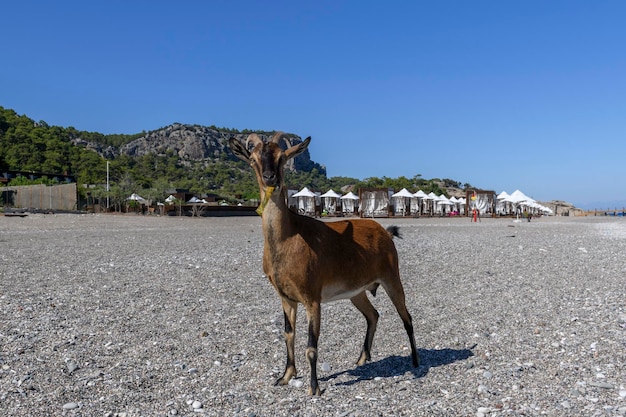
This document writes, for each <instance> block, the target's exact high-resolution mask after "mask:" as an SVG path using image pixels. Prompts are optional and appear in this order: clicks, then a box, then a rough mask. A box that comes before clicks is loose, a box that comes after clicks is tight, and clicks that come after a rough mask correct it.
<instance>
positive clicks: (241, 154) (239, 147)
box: [228, 137, 250, 162]
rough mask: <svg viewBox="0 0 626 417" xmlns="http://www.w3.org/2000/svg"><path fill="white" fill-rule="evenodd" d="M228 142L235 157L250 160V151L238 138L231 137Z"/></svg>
mask: <svg viewBox="0 0 626 417" xmlns="http://www.w3.org/2000/svg"><path fill="white" fill-rule="evenodd" d="M228 144H229V145H230V150H231V151H233V154H234V155H235V156H236V157H237V158H239V159H241V160H242V161H246V162H250V151H249V150H248V148H246V146H245V145H244V144H243V143H241V141H240V140H237V139H236V138H234V137H232V138H230V139H229V140H228Z"/></svg>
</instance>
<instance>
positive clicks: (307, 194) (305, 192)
mask: <svg viewBox="0 0 626 417" xmlns="http://www.w3.org/2000/svg"><path fill="white" fill-rule="evenodd" d="M292 197H315V193H314V192H313V191H311V190H309V189H308V188H307V187H304V188H303V189H301V190H300V191H298V192H297V193H295V194H294V195H292Z"/></svg>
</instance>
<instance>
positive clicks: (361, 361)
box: [356, 353, 372, 366]
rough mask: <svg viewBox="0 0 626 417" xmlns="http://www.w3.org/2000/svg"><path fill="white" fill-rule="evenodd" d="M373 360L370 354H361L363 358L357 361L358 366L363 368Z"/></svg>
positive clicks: (360, 357)
mask: <svg viewBox="0 0 626 417" xmlns="http://www.w3.org/2000/svg"><path fill="white" fill-rule="evenodd" d="M371 360H372V358H371V357H370V355H369V354H367V353H361V356H359V360H358V361H356V364H357V366H362V365H365V363H366V362H369V361H371Z"/></svg>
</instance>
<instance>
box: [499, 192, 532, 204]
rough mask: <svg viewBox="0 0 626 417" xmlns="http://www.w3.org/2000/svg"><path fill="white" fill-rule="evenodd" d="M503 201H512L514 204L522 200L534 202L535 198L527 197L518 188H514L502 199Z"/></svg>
mask: <svg viewBox="0 0 626 417" xmlns="http://www.w3.org/2000/svg"><path fill="white" fill-rule="evenodd" d="M504 201H508V202H510V203H514V204H519V203H521V202H523V201H526V202H529V203H530V202H533V203H534V202H535V200H533V199H532V198H530V197H528V196H527V195H526V194H524V193H523V192H521V191H520V190H515V191H513V192H512V193H511V195H509V196H508V197H507V198H505V199H504Z"/></svg>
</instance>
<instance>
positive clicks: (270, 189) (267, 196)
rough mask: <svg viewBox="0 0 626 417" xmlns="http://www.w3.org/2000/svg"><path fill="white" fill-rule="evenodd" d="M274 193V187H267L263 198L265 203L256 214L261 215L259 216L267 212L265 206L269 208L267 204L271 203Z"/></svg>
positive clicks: (262, 203)
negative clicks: (264, 211)
mask: <svg viewBox="0 0 626 417" xmlns="http://www.w3.org/2000/svg"><path fill="white" fill-rule="evenodd" d="M273 192H274V187H267V188H266V189H265V195H264V196H263V201H261V204H260V205H259V207H258V208H257V209H256V212H257V213H258V214H259V216H262V215H263V210H265V206H267V202H268V201H270V197H271V196H272V193H273Z"/></svg>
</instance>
